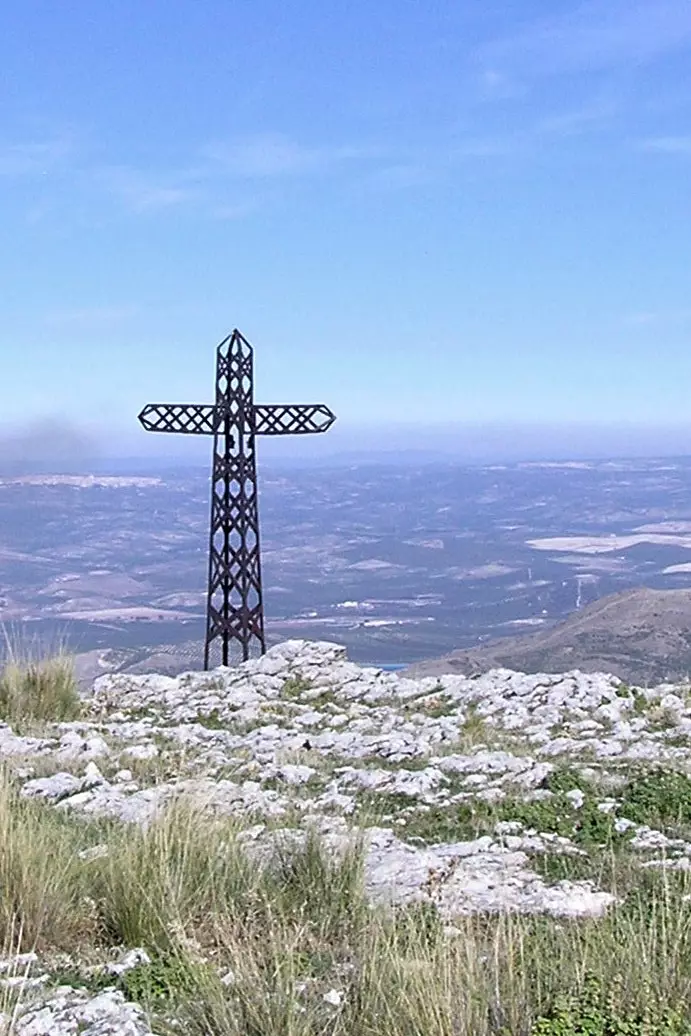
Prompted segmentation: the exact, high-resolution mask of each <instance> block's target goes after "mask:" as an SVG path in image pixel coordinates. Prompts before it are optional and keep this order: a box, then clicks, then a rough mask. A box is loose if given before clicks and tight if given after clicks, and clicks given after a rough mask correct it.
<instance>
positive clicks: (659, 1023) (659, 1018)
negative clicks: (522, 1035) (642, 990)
mask: <svg viewBox="0 0 691 1036" xmlns="http://www.w3.org/2000/svg"><path fill="white" fill-rule="evenodd" d="M622 986H623V983H622V982H621V980H618V981H615V982H613V983H612V988H611V989H610V990H609V991H608V993H607V994H606V993H605V991H604V990H603V988H602V985H601V983H600V982H599V981H598V980H597V979H595V978H593V977H592V976H591V977H589V978H588V979H587V980H586V982H585V983H584V985H583V988H582V989H581V991H580V992H579V993H568V994H565V995H561V996H557V997H555V1000H554V1005H553V1007H552V1008H551V1010H550V1011H549V1013H548V1014H546V1015H543V1016H541V1017H540V1018H538V1019H537V1020H536V1021H535V1023H534V1024H533V1027H532V1028H531V1030H530V1036H689V1034H690V1033H691V1026H689V1024H688V1023H687V1022H685V1021H684V1019H683V1016H682V1015H681V1014H680V1013H679V1012H678V1011H676V1010H673V1009H671V1008H670V1007H668V1006H662V1005H661V1004H659V1003H657V1002H656V998H655V997H654V995H653V994H652V992H651V993H650V996H649V1005H648V1006H647V1007H646V1009H645V1010H644V1011H643V1012H639V1011H636V1010H632V1009H631V1008H630V1007H629V1006H628V1005H627V1003H626V997H625V996H624V995H622V994H623V989H622Z"/></svg>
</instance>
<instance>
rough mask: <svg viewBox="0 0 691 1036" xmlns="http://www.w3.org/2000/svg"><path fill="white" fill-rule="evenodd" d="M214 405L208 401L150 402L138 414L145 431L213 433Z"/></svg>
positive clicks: (193, 433)
mask: <svg viewBox="0 0 691 1036" xmlns="http://www.w3.org/2000/svg"><path fill="white" fill-rule="evenodd" d="M215 411H216V407H215V406H213V405H212V404H208V403H150V404H149V405H148V406H145V407H144V409H143V410H142V412H141V414H140V415H139V421H140V422H141V424H142V425H143V426H144V428H145V429H146V430H147V432H183V433H186V434H187V435H213V434H214V430H215V429H214V414H215Z"/></svg>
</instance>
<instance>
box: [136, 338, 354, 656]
mask: <svg viewBox="0 0 691 1036" xmlns="http://www.w3.org/2000/svg"><path fill="white" fill-rule="evenodd" d="M139 420H140V422H141V423H142V425H143V426H144V428H145V429H146V430H147V432H182V433H183V434H187V435H213V437H214V449H213V465H212V473H211V532H210V537H209V576H208V591H207V609H206V641H205V645H204V668H205V669H208V668H209V661H210V656H211V645H212V644H213V642H214V641H215V640H216V639H217V638H220V639H221V659H222V662H223V665H228V662H229V659H230V646H231V642H232V641H236V642H238V643H239V644H240V647H241V648H242V657H243V660H246V659H248V658H249V657H250V646H251V645H252V643H253V641H254V642H257V643H258V645H259V649H260V652H261V654H263V653H264V651H265V650H266V643H265V640H264V611H263V605H262V583H261V566H260V553H259V512H258V507H257V472H256V463H255V444H254V437H255V435H306V434H309V433H312V432H325V431H327V429H329V428H330V427H331V425H332V424H333V423H334V421H335V420H336V418H335V417H334V415H333V414H332V413H331V411H330V410H329V409H328V407H326V406H323V405H322V404H321V403H293V404H281V403H279V404H270V405H257V404H255V402H254V384H253V364H252V346H251V345H250V344H249V342H248V341H247V340H246V339H245V338H243V337H242V335H241V334H240V332H239V331H238V330H237V329H236V330H234V331H233V333H232V334H231V335H229V336H228V337H227V338H225V339H224V340H223V341H222V342H221V344H220V345H219V346H218V349H217V350H216V402H215V403H213V404H198V403H151V404H149V405H148V406H145V407H144V409H143V410H142V412H141V413H140V414H139Z"/></svg>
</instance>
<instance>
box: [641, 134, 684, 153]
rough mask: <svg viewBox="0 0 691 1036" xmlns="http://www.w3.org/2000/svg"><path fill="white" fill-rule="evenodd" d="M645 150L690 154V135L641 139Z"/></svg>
mask: <svg viewBox="0 0 691 1036" xmlns="http://www.w3.org/2000/svg"><path fill="white" fill-rule="evenodd" d="M641 147H642V148H643V149H644V150H645V151H659V152H661V153H662V154H666V155H691V136H688V137H684V136H680V137H650V138H649V139H648V140H643V141H641Z"/></svg>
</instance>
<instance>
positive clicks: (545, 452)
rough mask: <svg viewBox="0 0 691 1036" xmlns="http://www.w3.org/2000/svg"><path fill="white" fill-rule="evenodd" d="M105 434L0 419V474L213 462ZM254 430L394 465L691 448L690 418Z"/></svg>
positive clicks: (276, 457) (295, 452)
mask: <svg viewBox="0 0 691 1036" xmlns="http://www.w3.org/2000/svg"><path fill="white" fill-rule="evenodd" d="M133 425H134V427H133V428H132V429H130V430H127V431H126V432H123V431H122V430H119V431H115V432H113V433H112V434H111V435H110V436H109V435H107V434H106V433H104V432H103V430H101V431H99V430H98V429H94V428H93V427H92V428H86V427H80V426H78V425H75V424H72V423H70V422H69V421H60V420H58V419H52V420H47V421H45V422H36V423H33V424H31V425H24V426H21V425H20V426H17V427H9V428H8V427H7V426H5V427H4V428H3V427H2V426H0V475H1V474H3V472H7V471H13V472H17V471H19V470H20V469H21V467H22V465H25V466H26V467H27V470H32V471H36V470H37V468H38V467H41V466H42V467H43V468H44V469H45V470H46V471H48V470H49V469H55V470H58V469H59V470H67V469H68V468H70V467H72V468H74V470H77V469H78V470H80V471H81V470H86V469H88V468H89V467H90V466H91V467H93V466H94V465H103V464H105V465H107V464H108V463H109V462H124V461H131V462H133V463H135V462H138V463H139V462H140V463H142V464H151V465H154V466H155V465H156V464H157V463H160V464H163V465H165V466H168V465H171V464H181V465H196V464H206V463H208V462H209V458H210V449H211V442H210V438H209V437H207V436H185V435H156V434H152V433H145V432H143V431H140V430H139V429H138V428H137V427H136V423H135V422H133ZM258 438H259V445H258V450H259V464H260V465H261V464H263V463H268V464H271V463H275V462H279V463H280V462H283V461H285V462H287V463H289V462H296V463H309V464H329V463H342V462H348V461H350V460H352V461H356V462H358V463H362V462H366V461H367V460H368V459H377V460H384V461H390V462H392V463H397V464H398V463H406V462H410V463H415V462H416V461H420V462H424V461H434V460H437V459H438V460H449V461H450V460H455V461H457V462H459V463H471V464H472V463H495V462H496V463H501V462H514V463H520V462H521V461H546V462H549V461H579V460H582V461H587V460H598V459H599V460H605V459H619V458H621V459H624V458H630V459H635V458H637V457H640V458H650V457H677V456H678V457H682V456H687V455H689V454H691V423H690V424H689V425H688V426H681V425H678V426H666V427H663V426H658V427H654V426H645V425H634V424H631V425H623V424H619V425H615V424H609V425H595V424H593V425H573V424H561V425H549V424H530V425H529V424H515V425H509V424H498V423H493V424H486V425H478V424H475V425H470V424H465V425H464V424H462V423H460V422H459V423H456V424H447V425H440V424H437V425H431V424H430V425H411V424H407V425H406V424H401V423H397V424H388V425H381V426H373V425H369V426H366V425H357V424H356V425H347V424H344V423H340V424H339V422H338V421H337V423H336V424H335V425H334V427H333V428H332V429H331V430H330V431H329V432H328V433H327V434H326V435H314V436H295V437H286V438H281V439H272V438H271V437H258Z"/></svg>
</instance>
